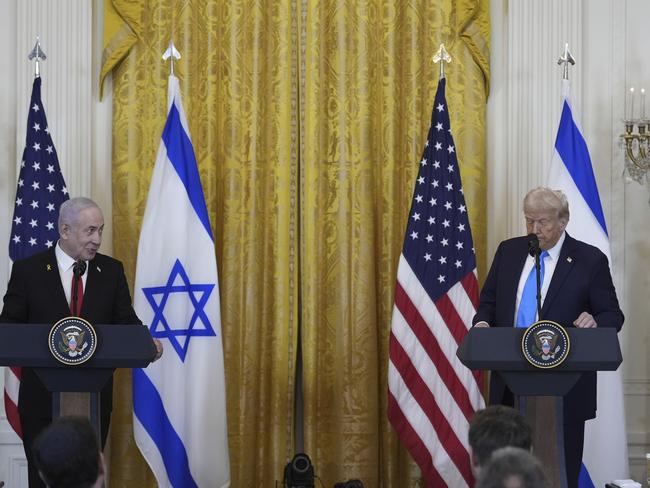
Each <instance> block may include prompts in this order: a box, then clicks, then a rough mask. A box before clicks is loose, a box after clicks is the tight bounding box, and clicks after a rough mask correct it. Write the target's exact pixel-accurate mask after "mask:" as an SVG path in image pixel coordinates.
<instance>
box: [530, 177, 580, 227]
mask: <svg viewBox="0 0 650 488" xmlns="http://www.w3.org/2000/svg"><path fill="white" fill-rule="evenodd" d="M527 210H554V211H556V212H557V216H558V218H559V219H560V220H564V221H566V222H568V221H569V201H568V200H567V198H566V195H565V194H564V192H563V191H562V190H552V189H551V188H548V187H546V186H539V187H537V188H533V189H532V190H530V191H529V192H528V193H526V196H525V197H524V212H526V211H527Z"/></svg>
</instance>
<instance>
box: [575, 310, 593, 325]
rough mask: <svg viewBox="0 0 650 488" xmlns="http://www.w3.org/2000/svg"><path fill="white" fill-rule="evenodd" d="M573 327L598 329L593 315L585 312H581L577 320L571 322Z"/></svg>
mask: <svg viewBox="0 0 650 488" xmlns="http://www.w3.org/2000/svg"><path fill="white" fill-rule="evenodd" d="M573 325H575V326H576V327H580V328H581V329H584V328H588V327H598V324H597V323H596V321H595V320H594V317H593V315H591V314H589V313H587V312H582V313H581V314H580V315H579V316H578V318H577V319H575V320H574V321H573Z"/></svg>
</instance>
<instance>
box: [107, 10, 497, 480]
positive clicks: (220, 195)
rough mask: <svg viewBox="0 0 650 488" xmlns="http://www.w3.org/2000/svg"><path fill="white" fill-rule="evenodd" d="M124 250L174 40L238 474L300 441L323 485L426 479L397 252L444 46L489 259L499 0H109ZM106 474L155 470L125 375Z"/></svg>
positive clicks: (259, 472) (266, 475)
mask: <svg viewBox="0 0 650 488" xmlns="http://www.w3.org/2000/svg"><path fill="white" fill-rule="evenodd" d="M105 9H106V11H107V12H106V13H105V24H106V26H105V43H104V46H105V51H104V62H105V64H104V68H103V70H102V72H103V74H104V75H105V74H106V73H109V72H112V74H113V87H114V89H113V91H114V93H113V98H114V102H113V104H114V115H113V123H114V127H113V152H114V155H113V166H114V168H113V194H114V198H113V205H114V218H113V225H114V235H115V236H116V242H115V255H116V257H117V258H119V259H121V260H123V261H124V263H125V266H126V269H127V272H128V273H129V278H132V275H133V272H134V269H135V257H136V256H135V253H136V243H137V240H138V235H139V228H140V222H141V218H142V215H143V212H144V205H145V201H146V196H147V191H148V186H149V179H150V174H151V170H152V168H153V162H154V159H155V153H156V150H157V147H158V144H159V141H160V134H161V131H162V127H163V124H164V121H165V115H166V114H165V111H166V106H165V105H166V92H165V90H166V85H167V75H168V67H167V65H166V64H163V63H162V62H161V61H160V55H161V53H162V52H163V51H164V49H165V47H166V45H167V43H168V42H169V37H170V35H171V34H173V35H174V41H175V43H176V45H177V47H178V48H179V50H180V51H181V53H182V55H183V58H182V59H181V61H180V63H176V64H175V70H176V72H177V75H178V76H179V78H180V80H181V88H182V90H183V100H184V105H185V108H186V112H187V115H188V122H189V126H190V131H191V135H192V138H193V142H194V148H195V151H196V153H197V161H198V164H199V170H200V174H201V179H202V182H203V185H204V189H205V194H206V199H207V205H208V210H209V213H210V219H211V222H212V227H213V229H214V232H215V243H216V248H217V259H218V263H219V274H220V288H221V289H220V291H221V304H222V333H223V338H224V352H225V361H226V364H225V368H226V385H227V406H228V429H229V444H230V457H231V473H232V486H233V487H249V486H250V487H252V486H273V482H274V480H276V479H281V475H282V468H283V466H284V464H285V463H286V461H287V460H288V459H289V458H290V457H291V456H292V455H293V452H294V444H293V436H294V432H293V422H294V396H293V391H294V386H295V385H294V375H295V366H296V364H295V362H296V348H297V334H298V327H299V324H300V327H301V331H302V332H301V334H302V358H303V364H304V371H303V379H302V387H303V393H304V439H305V451H306V452H307V453H308V454H309V455H310V456H311V458H312V460H313V462H314V465H315V467H316V473H317V474H318V475H319V476H320V477H321V479H322V482H323V484H324V485H325V486H332V485H333V484H334V483H335V482H337V481H341V480H344V479H348V478H359V479H361V480H363V482H364V484H365V486H367V487H376V486H386V487H405V486H418V485H419V484H420V481H419V479H420V475H419V470H418V469H417V467H416V466H415V465H414V464H413V462H412V460H411V459H410V457H409V455H408V454H407V453H406V452H405V450H404V449H403V447H402V446H401V445H399V443H398V441H397V439H396V436H395V435H394V434H393V433H392V431H391V429H390V427H389V425H388V422H387V420H386V398H387V385H386V369H387V354H388V352H387V345H388V332H389V328H390V317H391V311H392V304H393V289H394V281H395V273H396V266H397V260H398V256H399V253H400V250H401V245H402V240H403V238H404V229H405V226H406V219H407V213H408V208H409V205H410V198H411V194H412V188H413V183H414V179H415V175H416V173H417V169H418V168H417V166H418V164H417V163H418V161H419V157H420V154H421V151H422V146H423V143H424V140H425V137H426V131H427V128H428V123H429V120H430V116H431V108H432V103H433V95H434V93H435V89H436V85H437V78H438V76H437V73H438V71H437V70H438V68H437V66H434V65H433V64H432V63H431V56H432V54H433V53H434V52H435V51H436V49H437V47H438V44H439V43H440V42H445V44H446V46H447V49H448V50H449V51H450V53H451V55H452V57H453V58H454V62H453V64H452V65H451V66H450V67H448V68H447V78H448V84H447V100H448V102H449V106H450V109H451V120H452V127H453V129H454V137H455V142H456V145H457V151H458V155H459V161H460V165H461V172H462V176H463V183H464V190H465V197H466V199H467V203H468V210H469V215H470V221H471V225H472V232H473V236H474V242H475V246H476V250H477V255H478V262H479V276H483V274H484V273H483V271H484V269H485V240H486V239H485V238H486V234H485V232H486V230H485V208H486V197H485V187H486V184H485V101H486V98H487V91H488V80H489V66H488V49H489V27H488V26H489V19H488V1H487V0H473V1H472V0H456V1H453V0H445V1H441V2H430V1H426V0H422V1H420V2H407V1H405V0H382V1H380V0H361V1H359V0H347V1H344V0H329V1H324V0H320V1H319V0H300V1H299V0H284V1H271V2H259V1H251V0H240V1H227V2H222V1H217V2H191V1H181V0H165V1H154V0H140V1H126V0H113V1H112V2H111V1H109V0H106V5H105ZM116 385H117V392H116V411H115V414H114V417H113V434H112V451H113V452H112V460H111V485H112V486H153V485H154V482H153V477H152V476H151V475H150V474H149V473H148V468H147V467H146V466H145V464H144V462H143V461H142V459H141V458H140V456H139V454H138V453H137V449H136V448H135V446H134V444H133V440H132V434H131V418H130V416H131V410H130V408H131V404H130V375H127V374H124V373H120V375H119V376H118V380H117V382H116Z"/></svg>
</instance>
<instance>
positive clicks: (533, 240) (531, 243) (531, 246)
mask: <svg viewBox="0 0 650 488" xmlns="http://www.w3.org/2000/svg"><path fill="white" fill-rule="evenodd" d="M526 239H527V240H528V254H530V255H531V256H533V257H535V256H539V254H540V249H539V238H538V237H537V234H528V235H527V236H526ZM84 264H85V263H84Z"/></svg>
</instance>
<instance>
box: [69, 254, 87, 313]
mask: <svg viewBox="0 0 650 488" xmlns="http://www.w3.org/2000/svg"><path fill="white" fill-rule="evenodd" d="M85 272H86V261H84V260H83V259H79V260H77V261H76V262H75V263H74V264H73V265H72V300H71V301H72V314H73V315H79V312H80V310H78V309H79V306H78V305H77V304H78V303H79V283H80V282H81V277H82V276H83V275H84V273H85Z"/></svg>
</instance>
